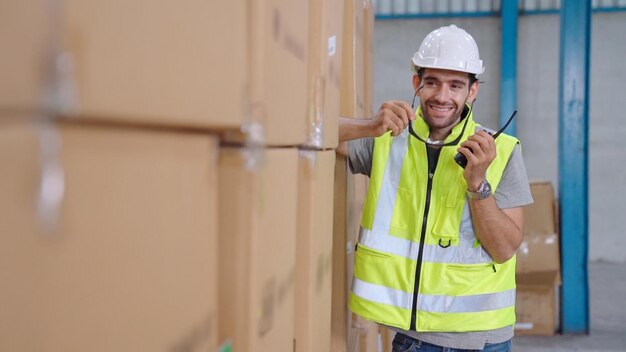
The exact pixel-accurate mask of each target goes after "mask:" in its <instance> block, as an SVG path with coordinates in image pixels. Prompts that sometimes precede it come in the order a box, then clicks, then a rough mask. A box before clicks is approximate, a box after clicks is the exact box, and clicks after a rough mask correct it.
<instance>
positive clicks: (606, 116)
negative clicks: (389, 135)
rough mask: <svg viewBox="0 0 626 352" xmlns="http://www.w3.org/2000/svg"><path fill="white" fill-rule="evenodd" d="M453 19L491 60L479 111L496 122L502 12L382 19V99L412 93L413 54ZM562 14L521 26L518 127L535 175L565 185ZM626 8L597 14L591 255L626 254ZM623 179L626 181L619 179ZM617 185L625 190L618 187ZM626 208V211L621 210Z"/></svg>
mask: <svg viewBox="0 0 626 352" xmlns="http://www.w3.org/2000/svg"><path fill="white" fill-rule="evenodd" d="M450 23H455V24H456V25H458V26H459V27H462V28H464V29H466V30H467V31H468V32H469V33H471V34H472V35H473V36H474V38H475V39H476V41H477V43H478V46H479V48H480V52H481V56H482V59H483V61H484V63H485V66H486V71H485V73H484V74H483V75H482V76H481V77H480V78H481V80H482V81H484V82H485V83H484V84H482V85H481V90H480V93H479V96H478V100H477V102H476V104H475V105H474V110H475V112H476V119H477V120H478V121H479V122H480V123H482V124H483V125H485V126H487V127H491V128H495V127H497V125H498V116H499V106H498V105H499V92H500V82H499V77H500V33H501V31H500V18H498V17H482V18H447V19H446V18H444V19H418V20H393V21H377V23H376V30H375V52H374V55H375V56H374V59H375V61H374V78H375V86H374V95H375V106H376V107H378V106H380V104H381V103H382V102H383V101H385V100H388V99H400V100H408V101H410V99H411V98H412V87H411V81H410V77H411V72H410V69H409V59H410V57H411V55H412V54H413V52H414V51H415V50H417V48H418V47H419V44H420V42H421V40H422V39H423V38H424V36H425V35H426V34H428V32H430V31H431V30H433V29H435V28H437V27H439V26H442V25H447V24H450ZM559 30H560V29H559V16H558V15H536V16H521V17H520V18H519V27H518V38H519V42H518V58H517V60H518V69H517V79H518V100H517V107H518V111H519V114H518V118H519V119H518V121H517V129H518V130H517V134H518V137H519V138H520V139H521V141H522V144H523V148H524V158H525V160H526V165H527V169H528V175H529V177H530V178H531V179H545V180H550V181H552V182H553V183H554V185H555V187H556V188H557V189H558V138H559V136H558V111H559V107H558V93H559V90H558V89H559V45H560V43H559ZM620 33H626V13H625V12H617V13H597V14H594V15H593V20H592V37H591V47H592V54H591V72H590V74H591V87H590V88H591V89H590V115H589V128H590V131H589V148H590V150H589V158H590V159H589V224H590V229H589V237H590V238H589V239H590V251H589V259H590V260H592V261H609V262H626V252H624V251H623V250H622V248H624V247H626V236H623V234H622V233H621V232H622V231H621V229H623V228H624V225H623V222H622V221H620V216H619V214H618V212H620V210H619V209H620V204H619V202H620V201H621V200H622V198H621V197H620V196H626V190H625V188H624V187H623V186H621V182H619V181H618V180H625V179H626V154H624V152H623V150H624V149H625V148H624V147H626V141H625V140H624V138H623V137H625V136H626V127H625V125H624V124H622V123H620V122H621V119H619V118H618V116H619V111H618V106H619V105H620V99H623V98H622V97H621V94H620V93H621V91H622V90H621V89H620V88H621V87H622V84H623V80H624V78H625V77H626V65H620V62H621V61H623V60H624V59H623V58H626V41H625V40H624V38H623V35H621V34H620ZM618 182H619V183H618ZM616 191H617V192H616ZM620 214H621V212H620Z"/></svg>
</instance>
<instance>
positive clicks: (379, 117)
mask: <svg viewBox="0 0 626 352" xmlns="http://www.w3.org/2000/svg"><path fill="white" fill-rule="evenodd" d="M413 120H415V113H414V112H413V109H412V108H411V105H409V104H408V103H406V102H404V101H399V100H390V101H386V102H384V103H383V104H382V105H381V106H380V109H379V110H378V112H377V113H376V115H375V116H373V117H372V118H369V119H355V118H349V117H340V118H339V146H338V147H337V152H338V153H339V154H341V155H347V154H348V146H347V143H346V141H349V140H352V139H359V138H365V137H380V136H382V135H383V134H385V133H387V132H388V131H391V135H392V136H397V135H399V134H400V133H401V132H402V130H404V129H405V128H406V127H407V126H408V125H409V121H413Z"/></svg>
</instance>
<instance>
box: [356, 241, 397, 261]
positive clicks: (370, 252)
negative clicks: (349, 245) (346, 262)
mask: <svg viewBox="0 0 626 352" xmlns="http://www.w3.org/2000/svg"><path fill="white" fill-rule="evenodd" d="M356 248H357V251H356V252H357V256H360V255H366V256H372V257H374V258H378V259H383V260H387V259H389V258H391V255H390V254H388V253H384V252H381V251H377V250H375V249H371V248H368V247H365V246H363V245H362V244H360V243H357V245H356Z"/></svg>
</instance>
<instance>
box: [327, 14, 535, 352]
mask: <svg viewBox="0 0 626 352" xmlns="http://www.w3.org/2000/svg"><path fill="white" fill-rule="evenodd" d="M412 64H413V65H412V66H413V69H414V75H413V78H412V79H413V88H414V91H415V97H419V100H420V104H419V107H418V109H417V111H415V113H414V112H413V108H412V107H411V106H409V105H408V104H407V103H405V102H401V101H389V102H385V103H384V104H383V105H382V107H381V108H380V110H379V111H378V113H377V114H376V116H375V117H373V118H371V119H368V120H358V119H343V118H342V119H341V121H340V128H339V130H340V131H339V134H340V141H342V144H341V145H340V147H339V148H338V152H339V153H342V154H344V155H347V156H348V157H349V163H350V168H351V170H352V171H353V172H354V173H363V174H367V175H369V176H370V186H369V190H368V194H367V199H366V203H365V206H364V209H363V215H362V219H361V233H360V238H359V243H358V246H357V251H356V257H355V258H356V259H355V271H354V282H353V285H352V293H351V295H350V309H351V310H352V311H353V312H355V313H356V314H358V315H360V316H362V317H364V318H366V319H369V320H372V321H375V322H378V323H380V324H383V325H386V326H389V327H391V328H392V329H394V330H395V331H397V334H396V337H395V339H394V341H393V350H394V351H418V350H419V351H465V350H472V351H475V350H482V351H510V348H511V347H510V346H511V341H510V340H511V338H512V336H513V324H514V323H515V251H516V250H517V248H518V246H519V245H520V243H521V241H522V223H523V210H522V206H524V205H527V204H529V203H531V202H532V197H531V195H530V189H529V186H528V179H527V176H526V169H525V166H524V162H523V159H522V155H521V151H520V146H519V141H518V140H517V139H515V138H514V137H511V136H508V135H505V134H501V135H499V136H498V137H497V139H494V138H493V136H492V135H493V131H489V132H488V130H486V129H484V128H482V127H480V126H479V125H478V124H476V122H474V118H473V114H472V106H471V105H472V102H473V101H474V100H475V98H476V96H477V94H478V90H479V82H478V81H477V76H478V75H480V74H482V73H483V72H484V66H483V64H482V60H480V58H479V52H478V47H477V45H476V43H475V41H474V39H473V38H472V37H471V36H470V35H469V34H468V33H467V32H465V31H464V30H463V29H461V28H458V27H456V26H455V25H451V26H447V27H441V28H439V29H437V30H435V31H433V32H431V33H430V34H429V35H428V36H427V37H426V38H425V39H424V41H423V42H422V44H421V45H420V48H419V50H418V51H417V52H416V53H415V55H414V56H413V58H412ZM407 127H408V128H407ZM345 141H349V142H348V143H345ZM457 153H460V154H462V155H463V156H465V158H466V159H467V164H466V166H465V168H463V167H461V166H459V164H457V162H456V161H455V156H456V154H457ZM456 159H458V156H456Z"/></svg>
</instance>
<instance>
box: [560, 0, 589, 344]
mask: <svg viewBox="0 0 626 352" xmlns="http://www.w3.org/2000/svg"><path fill="white" fill-rule="evenodd" d="M561 4H562V6H561V54H560V86H559V125H560V130H561V132H560V135H559V199H560V204H561V264H562V275H563V287H562V291H561V326H562V329H563V333H589V287H588V277H587V255H588V235H589V221H588V164H589V163H588V158H589V155H588V145H589V142H588V139H589V138H588V135H589V129H588V127H589V56H590V31H591V1H571V2H570V1H568V2H567V6H564V5H565V3H564V2H561Z"/></svg>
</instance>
